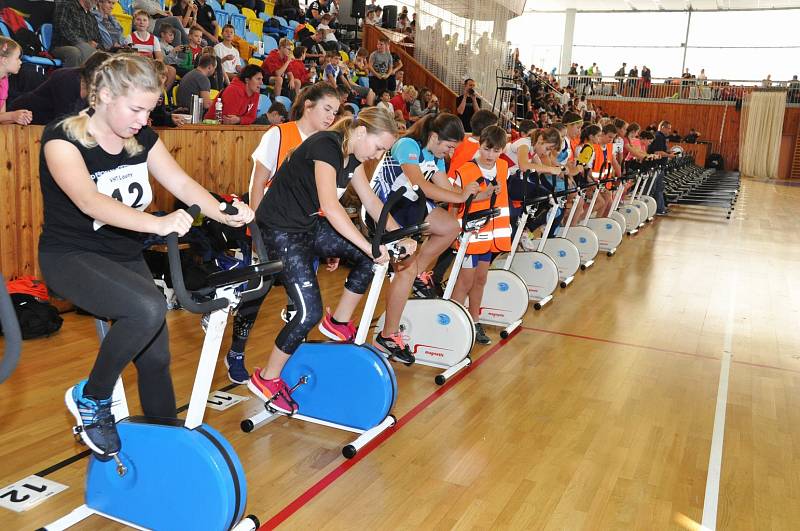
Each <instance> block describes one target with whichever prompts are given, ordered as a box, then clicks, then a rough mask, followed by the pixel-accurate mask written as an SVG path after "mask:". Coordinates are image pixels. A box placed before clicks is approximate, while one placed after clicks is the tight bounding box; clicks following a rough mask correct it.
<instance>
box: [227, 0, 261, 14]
mask: <svg viewBox="0 0 800 531" xmlns="http://www.w3.org/2000/svg"><path fill="white" fill-rule="evenodd" d="M228 1H229V2H230V3H232V4H233V5H235V6H237V7H238V8H239V9H240V10H241V9H242V8H243V7H246V8H248V9H252V10H253V11H255V12H256V13H260V12H262V11H264V7H265V5H264V0H228Z"/></svg>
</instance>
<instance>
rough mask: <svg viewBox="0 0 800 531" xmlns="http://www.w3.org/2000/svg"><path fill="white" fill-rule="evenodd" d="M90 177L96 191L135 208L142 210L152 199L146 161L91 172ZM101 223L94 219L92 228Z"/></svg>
mask: <svg viewBox="0 0 800 531" xmlns="http://www.w3.org/2000/svg"><path fill="white" fill-rule="evenodd" d="M91 177H92V180H93V181H94V182H95V184H96V185H97V191H98V192H100V193H101V194H103V195H107V196H109V197H111V198H114V199H116V200H117V201H119V202H120V203H123V204H125V205H128V206H129V207H131V208H135V209H136V210H139V211H144V209H145V208H147V206H148V205H149V204H150V202H151V201H152V200H153V190H152V188H150V176H149V174H148V172H147V163H146V162H142V163H139V164H134V165H130V166H120V167H119V168H114V169H113V170H108V171H101V172H97V173H93V174H92V176H91ZM103 225H105V223H103V222H102V221H98V220H94V224H93V227H94V230H99V229H100V227H102V226H103Z"/></svg>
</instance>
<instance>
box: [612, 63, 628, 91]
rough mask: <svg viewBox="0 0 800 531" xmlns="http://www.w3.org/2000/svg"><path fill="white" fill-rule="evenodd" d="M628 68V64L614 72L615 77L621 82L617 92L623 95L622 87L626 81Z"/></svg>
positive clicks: (623, 64)
mask: <svg viewBox="0 0 800 531" xmlns="http://www.w3.org/2000/svg"><path fill="white" fill-rule="evenodd" d="M626 66H628V64H627V63H622V67H621V68H620V69H619V70H617V71H616V72H614V77H615V78H617V79H618V80H619V86H618V87H617V92H619V93H622V86H623V83H624V79H625V67H626Z"/></svg>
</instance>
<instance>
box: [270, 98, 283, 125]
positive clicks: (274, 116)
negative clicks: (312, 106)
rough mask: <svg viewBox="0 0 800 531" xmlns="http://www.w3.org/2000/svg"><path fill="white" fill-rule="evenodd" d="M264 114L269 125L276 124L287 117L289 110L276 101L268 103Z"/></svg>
mask: <svg viewBox="0 0 800 531" xmlns="http://www.w3.org/2000/svg"><path fill="white" fill-rule="evenodd" d="M266 116H267V121H268V122H269V125H278V124H282V123H283V122H285V121H286V120H288V119H289V111H288V110H286V107H284V105H283V103H281V102H279V101H276V102H273V103H272V105H270V107H269V110H267V115H266Z"/></svg>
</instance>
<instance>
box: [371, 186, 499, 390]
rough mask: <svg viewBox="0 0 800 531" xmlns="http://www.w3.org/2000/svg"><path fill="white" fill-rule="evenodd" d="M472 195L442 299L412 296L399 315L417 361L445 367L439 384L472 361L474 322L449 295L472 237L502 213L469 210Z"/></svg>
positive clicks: (383, 318)
mask: <svg viewBox="0 0 800 531" xmlns="http://www.w3.org/2000/svg"><path fill="white" fill-rule="evenodd" d="M473 197H474V196H473ZM473 197H470V198H469V199H467V202H466V203H465V204H464V209H465V212H464V216H463V218H462V221H461V223H462V225H461V226H462V233H461V236H460V237H459V239H458V243H459V247H458V253H457V254H456V259H455V262H454V263H453V267H452V269H451V271H450V276H449V278H448V280H447V288H446V289H445V292H444V296H443V298H441V299H438V298H431V299H409V300H408V301H407V302H406V306H405V309H404V310H403V314H402V316H401V317H400V333H401V334H402V336H403V341H404V342H405V343H406V344H407V345H408V346H409V348H410V349H411V352H412V354H414V357H415V362H414V363H415V364H417V365H425V366H428V367H436V368H437V369H443V372H441V373H439V374H437V375H436V377H435V378H434V381H435V382H436V383H437V384H439V385H443V384H444V383H445V382H446V381H447V380H448V379H449V378H451V377H452V376H453V375H454V374H456V373H457V372H458V371H460V370H462V369H464V368H465V367H468V366H469V365H470V364H471V363H472V359H471V358H470V357H469V354H470V352H471V351H472V347H473V346H474V345H475V322H474V321H473V319H472V316H470V314H469V312H468V311H467V309H466V308H464V306H462V305H461V304H460V303H458V302H456V301H454V300H452V299H450V297H451V295H452V293H453V289H454V288H455V285H456V280H457V278H458V273H459V271H461V265H462V264H463V262H464V256H466V253H467V244H468V242H469V239H470V237H471V236H472V235H473V234H477V233H478V232H480V229H481V227H483V226H484V225H485V224H486V223H488V221H489V220H490V219H492V218H493V217H497V216H498V215H500V209H498V208H494V207H493V206H492V207H491V208H489V209H486V210H481V211H478V212H469V207H470V205H471V204H472V199H473ZM492 204H493V202H492ZM385 321H386V314H385V313H384V314H383V315H381V316H380V318H379V319H378V322H377V323H376V325H375V336H377V335H378V334H379V333H380V332H381V331H382V330H383V328H384V323H385Z"/></svg>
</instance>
